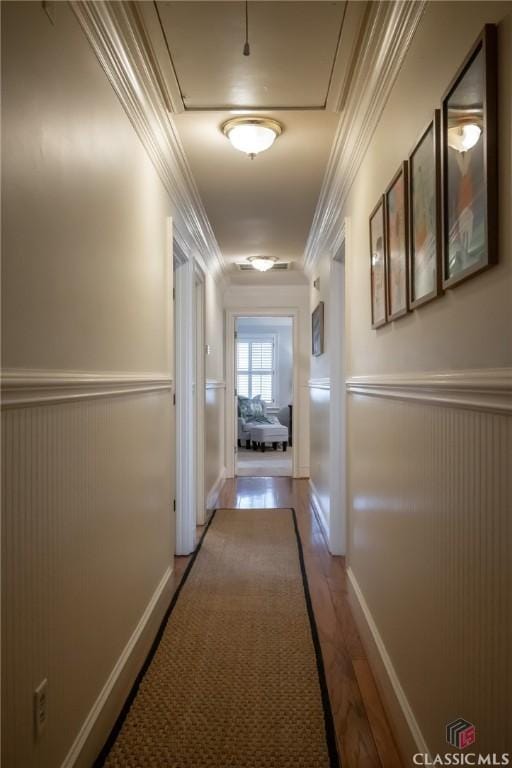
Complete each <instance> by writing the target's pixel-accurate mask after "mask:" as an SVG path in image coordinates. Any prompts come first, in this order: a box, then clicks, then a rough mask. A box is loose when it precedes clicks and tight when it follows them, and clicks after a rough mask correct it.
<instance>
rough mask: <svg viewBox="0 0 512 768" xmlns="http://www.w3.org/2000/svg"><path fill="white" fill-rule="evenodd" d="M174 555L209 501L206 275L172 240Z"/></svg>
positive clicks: (192, 540)
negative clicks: (206, 423)
mask: <svg viewBox="0 0 512 768" xmlns="http://www.w3.org/2000/svg"><path fill="white" fill-rule="evenodd" d="M174 299H175V300H174V329H175V331H174V334H175V379H176V385H175V392H176V395H175V400H176V554H177V555H189V554H190V553H191V552H192V551H193V550H194V548H195V544H196V526H197V525H203V524H204V523H205V517H206V503H205V456H204V454H205V442H204V440H205V438H204V435H205V426H204V422H205V360H204V354H205V346H204V338H205V328H204V323H205V311H204V301H205V294H204V274H203V272H202V270H201V269H200V268H199V266H198V265H197V264H196V263H195V260H194V259H193V258H192V257H187V255H186V254H185V253H184V252H183V251H182V250H181V249H180V247H179V245H178V243H177V242H176V241H175V242H174Z"/></svg>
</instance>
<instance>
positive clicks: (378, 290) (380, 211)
mask: <svg viewBox="0 0 512 768" xmlns="http://www.w3.org/2000/svg"><path fill="white" fill-rule="evenodd" d="M384 228H385V225H384V197H381V199H380V200H379V202H378V203H377V205H376V206H375V208H374V209H373V211H372V213H371V214H370V292H371V296H370V300H371V311H372V328H380V326H381V325H384V324H385V323H387V307H386V237H385V231H384Z"/></svg>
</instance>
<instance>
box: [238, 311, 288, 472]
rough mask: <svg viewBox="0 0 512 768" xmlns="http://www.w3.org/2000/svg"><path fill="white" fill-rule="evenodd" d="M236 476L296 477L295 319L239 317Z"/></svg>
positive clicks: (268, 316) (269, 316)
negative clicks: (294, 469)
mask: <svg viewBox="0 0 512 768" xmlns="http://www.w3.org/2000/svg"><path fill="white" fill-rule="evenodd" d="M234 335H235V344H234V381H235V398H234V400H235V408H236V419H235V426H236V446H235V448H236V450H235V475H236V476H239V477H292V476H293V422H294V419H293V389H294V344H293V318H292V317H289V316H272V315H267V316H261V315H258V316H254V315H252V316H251V315H248V316H243V315H242V316H238V317H236V318H235V334H234Z"/></svg>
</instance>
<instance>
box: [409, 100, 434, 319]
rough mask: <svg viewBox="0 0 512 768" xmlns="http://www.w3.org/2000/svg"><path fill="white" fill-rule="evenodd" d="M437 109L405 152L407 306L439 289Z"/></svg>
mask: <svg viewBox="0 0 512 768" xmlns="http://www.w3.org/2000/svg"><path fill="white" fill-rule="evenodd" d="M440 133H441V112H440V110H439V109H436V111H435V112H434V118H433V119H432V120H431V121H430V123H429V124H428V125H427V127H426V128H425V130H424V131H423V133H422V134H421V136H420V138H419V139H418V141H417V142H416V146H415V147H414V149H413V150H412V152H411V154H410V155H409V307H410V308H411V309H414V308H415V307H419V306H420V305H421V304H425V303H426V302H427V301H431V300H432V299H435V298H436V296H439V295H440V293H441V292H442V287H441V285H442V274H441V273H442V265H441V253H442V248H441V239H442V232H441V148H440V143H439V142H440Z"/></svg>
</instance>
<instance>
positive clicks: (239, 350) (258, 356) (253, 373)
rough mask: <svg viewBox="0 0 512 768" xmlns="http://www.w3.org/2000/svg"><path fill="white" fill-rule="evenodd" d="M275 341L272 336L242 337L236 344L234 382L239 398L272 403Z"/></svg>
mask: <svg viewBox="0 0 512 768" xmlns="http://www.w3.org/2000/svg"><path fill="white" fill-rule="evenodd" d="M274 358H275V340H274V338H273V337H272V336H265V337H258V338H256V337H254V338H248V337H242V338H239V339H237V344H236V374H237V377H236V380H237V384H236V387H237V393H238V394H239V395H240V397H256V396H257V395H260V396H261V399H262V400H264V401H265V402H266V403H269V404H270V403H272V402H273V401H274V375H275V370H274V368H275V359H274Z"/></svg>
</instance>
